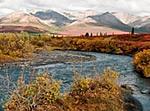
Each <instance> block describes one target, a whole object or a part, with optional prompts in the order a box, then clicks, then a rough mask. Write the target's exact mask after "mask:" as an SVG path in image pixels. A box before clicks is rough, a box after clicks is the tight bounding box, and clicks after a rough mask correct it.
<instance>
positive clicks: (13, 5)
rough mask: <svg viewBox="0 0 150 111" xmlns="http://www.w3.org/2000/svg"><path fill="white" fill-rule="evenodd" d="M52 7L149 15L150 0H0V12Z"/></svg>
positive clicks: (66, 9)
mask: <svg viewBox="0 0 150 111" xmlns="http://www.w3.org/2000/svg"><path fill="white" fill-rule="evenodd" d="M30 9H53V10H58V11H84V10H88V9H90V10H96V11H98V12H107V11H108V12H127V13H131V14H136V15H150V0H0V14H1V15H2V14H7V13H10V12H14V11H17V10H30Z"/></svg>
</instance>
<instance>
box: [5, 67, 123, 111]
mask: <svg viewBox="0 0 150 111" xmlns="http://www.w3.org/2000/svg"><path fill="white" fill-rule="evenodd" d="M117 77H118V76H117V73H116V72H115V71H112V70H110V69H107V70H106V71H104V74H103V75H96V76H94V77H93V78H83V77H79V76H78V75H76V77H75V79H74V82H73V85H72V89H71V90H70V92H69V93H68V94H63V96H62V95H61V94H60V93H59V88H60V82H59V81H56V80H54V79H53V78H52V77H50V76H48V75H47V74H43V75H42V76H38V77H37V78H36V80H35V81H34V82H33V83H31V84H27V85H25V84H24V82H23V81H22V79H23V78H20V80H19V81H18V85H19V87H18V88H17V89H16V90H14V91H13V93H12V95H11V98H10V99H9V100H8V101H7V102H6V103H5V105H4V107H5V109H6V111H20V110H21V111H31V110H35V111H124V102H123V98H122V96H121V91H120V87H119V86H118V85H116V81H117Z"/></svg>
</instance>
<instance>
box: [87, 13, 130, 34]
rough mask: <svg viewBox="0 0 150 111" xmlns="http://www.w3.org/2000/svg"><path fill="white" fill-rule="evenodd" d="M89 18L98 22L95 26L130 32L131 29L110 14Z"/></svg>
mask: <svg viewBox="0 0 150 111" xmlns="http://www.w3.org/2000/svg"><path fill="white" fill-rule="evenodd" d="M89 17H90V18H92V19H94V20H95V21H96V22H97V23H96V24H95V25H98V26H106V27H111V28H114V29H118V30H122V31H130V29H131V27H130V26H128V25H126V24H124V23H122V22H121V21H120V20H119V19H118V18H116V17H115V16H113V15H112V14H111V13H109V12H106V13H103V14H101V15H95V16H89Z"/></svg>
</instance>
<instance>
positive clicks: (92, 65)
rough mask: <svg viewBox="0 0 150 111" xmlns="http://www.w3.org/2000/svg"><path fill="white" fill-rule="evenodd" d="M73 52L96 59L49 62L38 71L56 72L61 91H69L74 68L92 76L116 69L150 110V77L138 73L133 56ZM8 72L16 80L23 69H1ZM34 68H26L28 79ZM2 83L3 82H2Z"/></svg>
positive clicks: (3, 72) (136, 96) (2, 95)
mask: <svg viewBox="0 0 150 111" xmlns="http://www.w3.org/2000/svg"><path fill="white" fill-rule="evenodd" d="M71 52H72V53H80V54H87V55H93V56H96V60H94V61H89V62H83V63H80V64H61V63H60V64H49V65H41V66H36V67H34V69H36V72H39V71H40V72H42V71H44V70H45V71H47V72H49V73H50V74H55V79H57V80H62V84H61V92H67V91H69V89H70V88H71V83H72V82H73V78H74V74H73V72H72V70H75V71H76V72H78V73H79V74H80V75H82V76H86V77H91V76H92V75H93V74H95V73H102V72H103V70H104V69H106V68H107V67H111V68H112V69H114V68H115V69H116V71H117V72H119V74H121V75H123V78H121V79H119V84H127V85H129V86H130V87H131V88H132V89H133V96H134V97H135V98H137V99H138V100H139V101H140V102H141V103H142V105H143V109H144V111H150V94H147V91H148V90H149V91H150V79H147V78H143V77H142V76H141V75H140V74H139V73H137V72H136V71H135V69H134V67H133V65H132V61H133V58H132V57H129V56H125V55H115V54H104V53H96V52H80V51H71ZM6 71H8V74H9V75H10V76H11V79H12V80H13V81H16V79H17V77H18V75H19V73H20V71H21V69H20V68H14V67H12V68H9V69H8V70H5V69H1V70H0V73H1V74H5V73H6ZM31 71H32V68H28V69H26V70H25V72H24V73H25V76H26V80H29V78H30V77H29V75H30V74H29V72H31ZM0 84H1V85H2V83H0ZM4 95H6V94H5V93H2V91H1V93H0V99H1V98H3V97H4Z"/></svg>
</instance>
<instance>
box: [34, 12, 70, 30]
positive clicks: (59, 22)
mask: <svg viewBox="0 0 150 111" xmlns="http://www.w3.org/2000/svg"><path fill="white" fill-rule="evenodd" d="M31 15H33V16H35V17H38V18H40V19H41V20H43V21H47V23H48V25H51V24H53V25H55V26H58V27H61V26H64V25H66V24H67V23H72V22H73V21H72V20H70V19H68V18H67V17H65V16H63V15H61V14H59V13H58V12H55V11H53V10H46V11H37V12H36V13H35V14H33V13H31Z"/></svg>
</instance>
